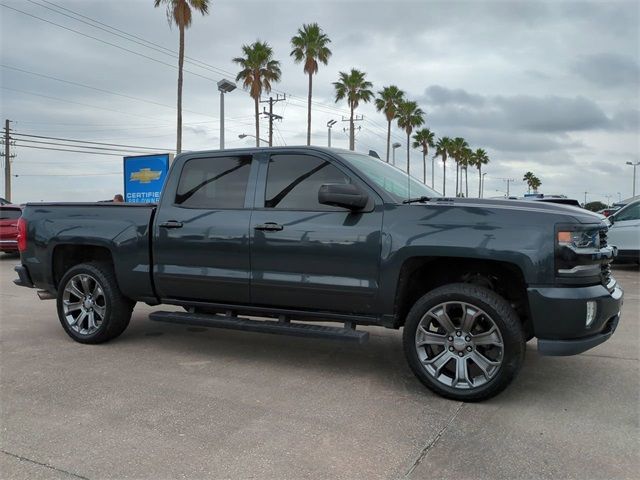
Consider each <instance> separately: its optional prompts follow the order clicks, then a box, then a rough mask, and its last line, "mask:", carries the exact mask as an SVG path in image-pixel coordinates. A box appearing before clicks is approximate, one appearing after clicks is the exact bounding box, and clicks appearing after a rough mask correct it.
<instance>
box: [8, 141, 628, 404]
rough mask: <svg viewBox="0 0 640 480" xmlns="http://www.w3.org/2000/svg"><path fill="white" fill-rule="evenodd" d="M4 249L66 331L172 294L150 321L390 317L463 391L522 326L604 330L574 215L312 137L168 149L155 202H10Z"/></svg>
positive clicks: (424, 363)
mask: <svg viewBox="0 0 640 480" xmlns="http://www.w3.org/2000/svg"><path fill="white" fill-rule="evenodd" d="M19 249H20V252H21V265H19V266H17V267H16V271H17V273H18V276H19V279H17V280H16V281H15V282H16V283H17V284H18V285H22V286H26V287H31V288H38V289H40V291H39V292H38V293H39V295H40V297H41V298H54V297H55V298H56V299H57V309H58V317H59V319H60V323H61V324H62V327H63V328H64V329H65V331H66V332H67V334H68V335H69V336H70V337H71V338H73V339H74V340H76V341H78V342H82V343H100V342H105V341H107V340H110V339H113V338H115V337H117V336H118V335H120V334H121V333H122V332H123V331H124V330H125V329H126V327H127V325H128V323H129V320H130V318H131V313H132V310H133V307H134V305H135V303H136V302H145V303H147V304H149V305H157V304H171V305H178V306H182V307H184V311H180V310H175V309H174V310H173V311H158V312H154V313H152V314H151V316H150V318H151V319H152V320H156V321H164V322H171V323H177V324H185V325H199V326H208V327H217V328H232V329H237V330H245V331H255V332H265V333H281V334H289V335H297V336H315V337H322V338H335V339H342V340H352V341H355V342H364V341H366V340H367V338H368V332H367V331H365V330H362V329H357V328H356V327H357V326H358V325H375V326H381V327H386V328H394V329H399V328H401V327H404V332H403V343H404V350H405V353H406V357H407V360H408V362H409V365H410V367H411V369H412V370H413V372H414V373H415V374H416V376H417V377H418V379H419V380H420V381H421V382H422V383H424V384H425V385H426V386H427V387H428V388H430V389H432V390H433V391H435V392H437V393H439V394H440V395H443V396H445V397H449V398H454V399H459V400H465V401H472V400H481V399H486V398H489V397H491V396H493V395H495V394H497V393H498V392H500V391H502V390H503V389H504V388H505V387H506V386H507V385H508V384H509V383H510V382H511V381H512V380H513V378H514V377H515V375H516V374H517V372H518V370H519V369H520V367H521V365H522V362H523V358H524V354H525V342H526V341H527V340H529V339H531V338H533V337H537V339H538V351H539V352H540V353H541V354H545V355H573V354H578V353H581V352H583V351H585V350H587V349H589V348H592V347H594V346H596V345H598V344H600V343H602V342H604V341H605V340H607V339H608V338H609V337H610V336H611V335H612V334H613V332H614V330H615V329H616V326H617V324H618V320H619V317H620V307H621V304H622V297H623V292H622V290H621V288H620V287H619V286H618V285H617V283H616V281H615V279H614V278H613V277H612V276H611V271H610V265H609V264H610V262H611V260H612V259H613V257H614V256H615V253H616V250H615V247H612V246H608V245H607V227H606V226H605V225H604V224H603V223H602V222H601V220H600V219H599V217H598V216H596V215H594V214H591V213H590V212H587V211H585V210H582V209H579V208H574V207H567V206H563V205H555V204H550V203H543V202H527V201H524V202H519V201H513V200H508V201H500V200H481V199H466V198H455V199H454V198H442V197H441V196H440V195H439V194H438V193H436V192H435V191H433V190H431V189H429V188H428V187H426V186H425V185H423V184H421V183H419V182H417V181H415V180H414V179H412V178H409V177H408V176H407V175H406V174H405V173H403V172H401V171H400V170H398V169H396V168H394V167H392V166H390V165H388V164H386V163H385V162H383V161H381V160H379V159H376V158H373V157H370V156H365V155H362V154H358V153H354V152H350V151H343V150H335V149H333V150H332V149H325V148H315V147H285V148H270V149H242V150H226V151H209V152H193V153H185V154H182V155H179V156H177V157H176V159H175V161H174V162H173V164H172V166H171V169H170V172H169V176H168V178H167V181H166V184H165V188H164V191H163V193H162V196H161V199H160V202H159V204H158V205H150V204H147V205H137V204H129V205H127V204H94V203H68V204H65V203H55V204H54V203H34V204H27V206H26V208H25V209H24V212H23V216H22V218H21V219H20V220H19ZM249 316H250V317H251V318H247V317H249ZM319 322H323V324H321V325H319V324H318V323H319ZM327 322H340V323H342V324H343V325H340V326H327Z"/></svg>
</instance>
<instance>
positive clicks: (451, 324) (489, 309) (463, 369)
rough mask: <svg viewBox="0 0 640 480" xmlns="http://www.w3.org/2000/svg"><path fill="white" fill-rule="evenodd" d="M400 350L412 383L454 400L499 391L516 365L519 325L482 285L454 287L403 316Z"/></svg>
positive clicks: (520, 355) (520, 353) (521, 346)
mask: <svg viewBox="0 0 640 480" xmlns="http://www.w3.org/2000/svg"><path fill="white" fill-rule="evenodd" d="M403 343H404V351H405V355H406V357H407V361H408V362H409V366H410V367H411V370H412V371H413V373H414V374H415V375H416V376H417V377H418V379H419V380H420V381H421V382H422V383H423V384H424V385H426V386H427V387H428V388H430V389H431V390H433V391H434V392H436V393H438V394H440V395H442V396H444V397H447V398H452V399H455V400H462V401H478V400H485V399H487V398H491V397H493V396H494V395H497V394H498V393H500V392H501V391H502V390H504V389H505V388H506V387H507V385H509V383H511V381H512V380H513V379H514V378H515V376H516V374H517V373H518V371H519V370H520V367H521V366H522V362H523V360H524V353H525V339H524V332H523V328H522V324H521V323H520V321H519V319H518V315H517V314H516V312H515V311H514V310H513V308H512V307H511V305H510V304H509V302H507V301H506V300H505V299H504V298H502V297H501V296H499V295H498V294H496V293H495V292H493V291H492V290H489V289H487V288H484V287H480V286H477V285H472V284H467V283H456V284H451V285H445V286H443V287H440V288H437V289H435V290H433V291H431V292H429V293H427V294H426V295H424V296H423V297H422V298H420V299H419V300H418V301H417V302H416V303H415V304H414V306H413V307H412V308H411V311H410V312H409V315H408V316H407V319H406V323H405V326H404V332H403Z"/></svg>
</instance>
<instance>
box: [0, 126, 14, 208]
mask: <svg viewBox="0 0 640 480" xmlns="http://www.w3.org/2000/svg"><path fill="white" fill-rule="evenodd" d="M10 123H11V120H9V119H7V120H5V121H4V138H3V139H2V141H3V143H4V153H0V156H2V157H4V196H5V199H6V200H7V201H9V202H10V201H11V159H12V158H15V156H16V154H15V153H11V142H12V141H13V139H12V138H11V129H10V128H9V124H10Z"/></svg>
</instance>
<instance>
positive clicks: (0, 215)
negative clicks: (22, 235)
mask: <svg viewBox="0 0 640 480" xmlns="http://www.w3.org/2000/svg"><path fill="white" fill-rule="evenodd" d="M20 215H22V211H21V210H19V209H17V208H0V220H16V219H18V218H20Z"/></svg>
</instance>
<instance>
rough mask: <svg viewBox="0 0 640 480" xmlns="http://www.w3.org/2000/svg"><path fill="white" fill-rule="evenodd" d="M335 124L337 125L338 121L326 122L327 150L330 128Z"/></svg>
mask: <svg viewBox="0 0 640 480" xmlns="http://www.w3.org/2000/svg"><path fill="white" fill-rule="evenodd" d="M336 123H338V121H337V120H333V119H331V120H329V121H328V122H327V146H328V147H329V148H331V128H333V126H334V125H335V124H336Z"/></svg>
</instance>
